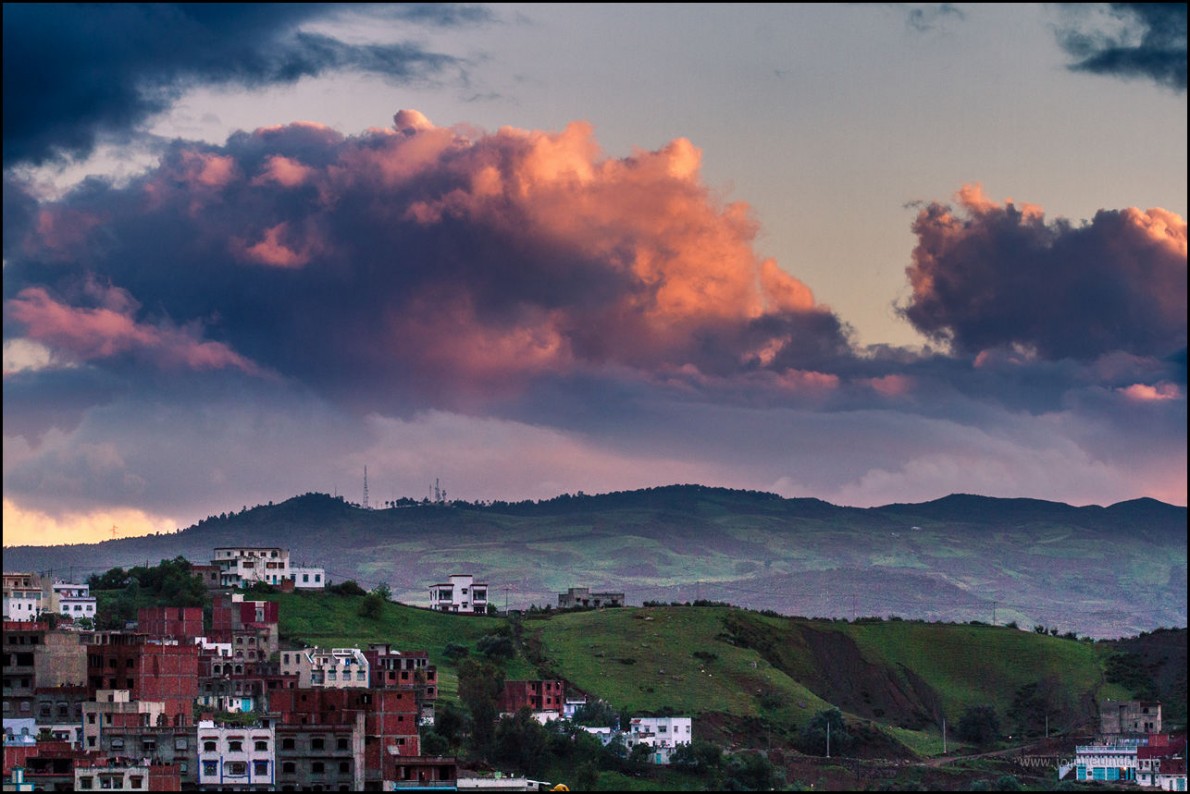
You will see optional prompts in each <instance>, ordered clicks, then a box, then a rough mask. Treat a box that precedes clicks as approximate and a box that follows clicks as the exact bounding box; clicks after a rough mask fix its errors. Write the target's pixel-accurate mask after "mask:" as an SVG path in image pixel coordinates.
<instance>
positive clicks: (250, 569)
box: [211, 546, 326, 590]
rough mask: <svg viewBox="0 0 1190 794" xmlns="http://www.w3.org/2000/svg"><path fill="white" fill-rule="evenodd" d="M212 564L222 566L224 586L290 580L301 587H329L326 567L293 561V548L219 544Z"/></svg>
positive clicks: (220, 576) (243, 586)
mask: <svg viewBox="0 0 1190 794" xmlns="http://www.w3.org/2000/svg"><path fill="white" fill-rule="evenodd" d="M211 564H212V565H214V566H216V567H218V568H219V586H220V587H239V588H241V589H243V588H246V587H251V586H252V585H254V584H256V583H257V582H264V583H265V584H270V585H274V586H280V585H281V583H282V582H284V581H286V580H289V581H292V582H293V586H294V587H295V588H297V589H299V590H321V589H323V588H324V587H326V571H324V570H323V569H322V568H311V567H307V566H298V565H293V564H291V561H290V559H289V549H283V548H280V547H276V546H219V547H217V548H216V549H215V558H214V559H213V560H211Z"/></svg>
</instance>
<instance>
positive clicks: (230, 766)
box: [224, 761, 248, 777]
mask: <svg viewBox="0 0 1190 794" xmlns="http://www.w3.org/2000/svg"><path fill="white" fill-rule="evenodd" d="M224 769H226V770H227V775H228V777H245V776H246V775H247V774H248V764H247V763H245V762H244V761H229V762H228V763H227V764H226V765H225V766H224Z"/></svg>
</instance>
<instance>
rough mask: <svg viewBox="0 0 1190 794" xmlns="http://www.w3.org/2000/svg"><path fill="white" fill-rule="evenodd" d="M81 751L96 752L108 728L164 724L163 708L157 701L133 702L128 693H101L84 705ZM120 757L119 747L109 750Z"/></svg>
mask: <svg viewBox="0 0 1190 794" xmlns="http://www.w3.org/2000/svg"><path fill="white" fill-rule="evenodd" d="M82 712H83V719H82V723H83V749H84V750H87V751H97V750H99V748H100V746H101V744H102V742H101V739H102V737H103V735H104V733H105V732H106V731H108V730H110V729H111V728H134V729H136V728H148V727H152V726H156V725H159V724H161V723H162V722H163V721H164V714H165V704H164V703H162V702H161V701H159V700H133V698H132V695H131V693H130V692H129V691H128V690H127V689H100V690H98V691H96V692H95V699H94V700H92V701H89V702H87V703H84V704H83V706H82ZM112 750H113V752H115V753H116V754H117V755H123V754H124V753H123V750H124V747H123V746H122V745H119V746H114V747H112Z"/></svg>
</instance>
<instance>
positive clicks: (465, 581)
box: [430, 573, 488, 615]
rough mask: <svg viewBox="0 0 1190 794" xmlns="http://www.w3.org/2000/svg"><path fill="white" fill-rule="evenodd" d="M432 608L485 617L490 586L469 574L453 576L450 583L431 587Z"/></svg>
mask: <svg viewBox="0 0 1190 794" xmlns="http://www.w3.org/2000/svg"><path fill="white" fill-rule="evenodd" d="M430 608H431V609H436V610H438V611H439V612H459V613H466V614H477V613H478V614H480V615H483V614H485V613H486V612H487V610H488V586H487V584H486V583H484V582H476V581H475V577H473V576H472V575H471V574H469V573H457V574H452V575H451V576H450V581H449V582H442V583H439V584H435V585H430Z"/></svg>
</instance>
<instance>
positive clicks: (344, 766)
mask: <svg viewBox="0 0 1190 794" xmlns="http://www.w3.org/2000/svg"><path fill="white" fill-rule="evenodd" d="M339 771H340V772H342V773H343V774H344V775H346V774H347V773H348V772H350V771H351V764H350V763H349V762H348V761H340V762H339Z"/></svg>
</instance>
